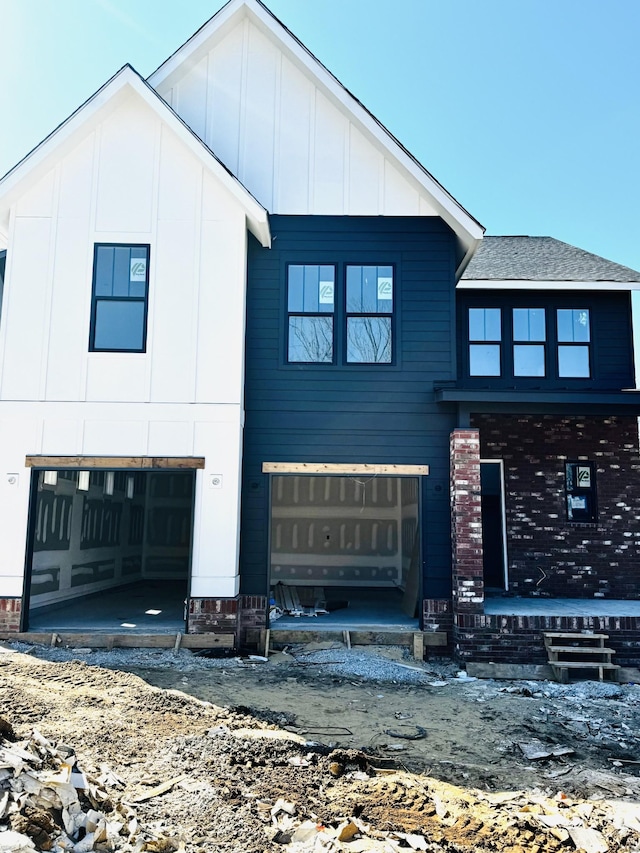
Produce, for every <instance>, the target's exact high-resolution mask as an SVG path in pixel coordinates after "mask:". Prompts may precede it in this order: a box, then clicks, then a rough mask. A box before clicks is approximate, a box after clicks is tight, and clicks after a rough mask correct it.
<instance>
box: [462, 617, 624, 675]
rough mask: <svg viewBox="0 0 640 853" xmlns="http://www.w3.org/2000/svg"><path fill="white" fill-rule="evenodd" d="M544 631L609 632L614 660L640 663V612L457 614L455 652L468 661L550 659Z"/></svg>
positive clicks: (524, 661) (512, 661)
mask: <svg viewBox="0 0 640 853" xmlns="http://www.w3.org/2000/svg"><path fill="white" fill-rule="evenodd" d="M543 631H562V632H565V631H591V632H592V633H596V634H599V633H603V634H607V635H608V636H609V639H608V640H607V646H608V647H610V648H612V649H615V651H616V654H615V656H614V658H613V661H614V663H617V664H620V665H622V666H638V665H639V664H640V617H638V616H500V615H491V616H480V615H477V614H473V615H472V614H462V615H459V616H456V620H455V625H454V630H453V634H454V655H455V657H456V660H458V661H459V662H460V663H462V664H464V663H465V662H467V661H475V662H482V661H485V662H492V663H533V664H535V663H546V662H547V654H546V652H545V648H544V639H543V637H542V632H543Z"/></svg>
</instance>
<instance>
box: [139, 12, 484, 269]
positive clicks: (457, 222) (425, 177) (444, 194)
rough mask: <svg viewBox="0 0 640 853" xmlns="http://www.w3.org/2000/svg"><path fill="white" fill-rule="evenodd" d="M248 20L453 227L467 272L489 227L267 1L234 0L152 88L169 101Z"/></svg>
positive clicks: (163, 68) (160, 72)
mask: <svg viewBox="0 0 640 853" xmlns="http://www.w3.org/2000/svg"><path fill="white" fill-rule="evenodd" d="M246 19H249V21H250V22H251V23H252V24H254V25H255V26H256V27H257V28H258V29H259V30H260V32H261V33H262V35H264V36H265V37H266V38H267V39H269V41H270V42H271V43H272V44H273V45H274V46H275V47H276V48H277V49H279V50H280V51H281V52H282V53H283V54H284V55H285V56H286V57H287V59H289V60H290V61H291V62H292V64H293V65H295V66H296V67H297V68H298V69H299V70H300V71H301V72H302V73H304V74H305V75H306V76H307V77H308V78H309V79H310V80H311V81H312V82H313V84H314V85H315V86H317V88H318V89H319V91H320V92H321V93H322V94H323V95H324V96H325V97H327V98H328V99H329V101H330V102H332V103H333V104H334V105H335V106H336V107H337V108H338V109H339V110H340V111H341V112H342V113H343V114H344V115H346V116H347V117H348V119H349V121H351V122H352V123H353V125H354V126H355V127H356V128H357V129H358V130H359V131H360V132H362V133H363V135H364V136H365V138H367V139H368V140H369V141H370V142H371V143H372V144H373V145H374V146H375V147H376V148H377V149H378V150H380V151H382V152H383V153H384V155H385V156H386V157H387V158H388V160H389V162H390V163H391V164H392V165H393V167H396V168H397V169H398V170H399V171H400V173H401V174H403V175H404V176H405V177H406V178H407V179H408V180H409V181H410V182H411V183H412V184H413V186H414V187H416V189H417V191H418V193H419V194H421V196H422V198H424V199H425V200H427V201H428V204H429V207H430V208H431V210H432V211H435V212H436V213H437V214H438V215H439V216H441V217H442V219H443V220H444V221H445V222H446V223H447V224H448V225H449V227H450V228H451V229H452V231H453V232H454V233H455V235H456V237H457V244H458V251H457V259H458V264H457V265H458V270H459V272H461V271H462V270H463V269H464V267H465V266H466V264H467V263H468V261H469V259H470V257H471V256H472V254H473V252H474V251H475V248H476V246H477V245H478V242H479V241H480V240H481V239H482V236H483V234H484V228H483V226H482V225H481V224H480V223H479V222H478V221H477V220H476V219H475V218H474V217H473V216H472V215H471V214H470V213H469V212H468V211H467V210H465V208H464V207H463V206H462V205H461V204H460V203H459V202H458V201H457V200H456V199H455V198H454V197H453V196H452V195H451V194H450V193H449V192H448V191H447V190H446V189H445V188H444V187H443V186H442V185H441V184H440V183H439V182H438V181H437V180H436V179H435V178H434V177H433V175H431V174H430V173H429V172H428V171H427V169H425V167H424V166H423V165H422V164H421V163H420V162H419V161H418V160H417V159H416V158H415V157H414V156H413V155H412V154H410V153H409V151H407V149H406V148H405V147H404V146H403V145H402V144H401V143H400V142H399V140H398V139H397V138H396V137H395V136H393V135H392V134H391V133H390V132H389V130H387V128H386V127H384V125H383V124H382V123H381V122H380V121H379V120H378V119H377V118H376V117H375V116H374V115H373V114H372V113H371V112H370V111H369V110H368V109H367V108H366V107H365V106H364V105H363V104H362V103H361V102H360V101H359V100H358V99H357V98H356V97H355V96H354V95H353V94H352V93H351V92H350V91H349V90H348V89H346V88H345V87H344V86H343V85H342V84H341V83H340V81H339V80H338V79H337V78H336V77H335V75H334V74H333V73H332V72H331V71H330V70H329V69H328V68H327V67H326V66H325V65H323V63H322V62H321V61H320V60H319V59H318V58H317V57H316V56H314V54H313V53H312V52H311V51H310V50H309V49H308V48H307V47H306V46H305V45H304V44H303V43H302V42H301V41H300V39H298V38H297V37H296V36H295V35H294V34H293V33H292V32H291V31H290V30H289V29H288V28H287V27H286V26H285V25H284V24H283V23H282V22H281V21H280V20H279V19H278V18H277V17H276V16H275V15H274V14H273V12H271V11H270V10H269V8H268V7H267V6H266V5H265V4H264V3H263V2H262V0H229V2H228V3H227V4H226V5H225V6H223V7H222V8H221V9H220V10H219V11H218V12H217V13H216V14H215V15H213V17H212V18H210V19H209V20H208V21H207V22H206V23H205V24H204V25H203V26H202V27H200V29H199V30H197V31H196V32H195V33H194V34H193V35H192V36H191V37H190V38H189V39H188V40H187V41H186V42H185V43H184V44H183V45H182V46H181V47H179V48H178V49H177V50H176V51H175V52H174V53H173V54H172V55H171V56H170V57H169V58H168V59H166V60H165V62H163V63H162V64H161V65H160V66H159V67H158V68H157V69H156V70H155V71H154V72H153V73H152V74H151V75H150V76H149V77H148V82H149V84H150V85H151V86H153V87H154V88H156V89H158V90H159V91H161V92H162V94H163V95H165V96H166V97H167V98H168V99H169V95H168V92H169V90H170V89H171V88H172V87H173V86H174V85H176V84H178V83H179V81H180V80H181V79H182V78H183V77H185V76H186V75H187V74H188V73H189V72H190V71H191V70H192V69H194V68H195V67H196V66H197V65H198V63H199V62H200V61H201V60H203V59H204V58H205V57H206V56H207V54H208V53H209V52H210V51H212V50H213V49H214V48H215V47H216V46H217V45H218V44H220V43H221V42H222V41H223V40H224V38H225V36H226V35H228V34H229V33H231V32H232V31H233V29H234V28H235V27H236V26H238V25H239V24H240V23H241V22H242V21H243V20H246Z"/></svg>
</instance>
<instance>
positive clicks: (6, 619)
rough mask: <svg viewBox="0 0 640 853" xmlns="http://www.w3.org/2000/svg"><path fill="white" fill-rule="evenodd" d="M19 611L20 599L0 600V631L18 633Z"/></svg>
mask: <svg viewBox="0 0 640 853" xmlns="http://www.w3.org/2000/svg"><path fill="white" fill-rule="evenodd" d="M21 611H22V599H21V598H0V631H3V632H5V631H7V632H8V631H11V632H12V633H15V632H17V631H19V630H20V614H21Z"/></svg>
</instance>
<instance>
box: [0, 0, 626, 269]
mask: <svg viewBox="0 0 640 853" xmlns="http://www.w3.org/2000/svg"><path fill="white" fill-rule="evenodd" d="M221 5H223V4H222V3H221V2H220V0H182V2H177V0H0V32H1V42H0V80H1V83H0V116H1V119H0V174H4V173H5V172H6V171H7V170H8V169H9V168H11V166H13V165H14V163H15V162H16V161H17V160H19V159H20V158H21V157H22V156H24V154H25V153H27V151H29V150H30V149H31V148H32V147H33V146H34V145H36V144H37V143H38V142H39V141H40V140H41V139H42V138H43V137H44V136H46V135H47V134H48V133H49V132H50V131H51V130H52V129H53V128H54V127H56V126H57V125H58V124H59V123H60V122H61V121H62V120H64V119H65V118H66V117H67V116H68V115H69V113H71V112H72V111H73V110H74V109H75V108H76V107H77V106H78V105H79V104H80V103H82V102H83V101H84V100H85V99H86V98H87V97H89V96H90V95H91V94H92V93H93V92H94V91H95V90H96V89H97V88H98V87H99V86H100V85H101V84H102V83H103V82H104V81H105V80H106V79H108V78H109V77H110V76H111V75H112V74H113V73H114V72H115V71H117V69H118V68H120V67H121V66H122V65H123V64H124V63H125V62H129V63H131V64H132V65H133V66H134V67H135V68H136V69H137V70H138V71H139V72H140V73H141V74H143V75H145V76H147V75H148V74H150V73H151V72H152V71H153V70H154V69H155V68H156V67H157V66H158V65H159V64H160V63H161V62H162V61H163V60H164V59H165V58H166V57H167V56H169V55H170V54H171V53H173V51H174V50H175V49H176V48H177V47H178V46H179V45H180V44H182V42H183V41H185V40H186V39H187V38H188V37H189V36H190V35H191V34H192V33H193V32H194V31H195V30H196V29H198V27H200V25H201V24H203V23H204V22H205V21H206V20H207V19H208V18H209V17H211V15H213V14H214V13H215V12H216V11H217V10H218V9H219V8H220V6H221ZM267 5H268V6H269V8H270V9H271V10H272V11H273V12H274V14H275V15H276V16H277V17H279V18H280V20H281V21H283V23H285V24H286V25H287V26H288V27H289V29H291V30H292V31H293V32H294V33H295V35H297V36H298V37H299V38H300V39H301V40H302V41H303V42H304V43H305V44H306V45H307V47H308V48H309V49H310V50H311V51H312V52H313V53H315V55H316V56H317V57H318V58H319V59H320V60H321V61H322V62H323V63H324V64H325V65H326V66H328V68H329V69H330V70H331V71H332V72H333V73H334V74H335V75H336V76H337V77H338V79H340V80H341V82H342V83H344V85H345V86H347V88H349V89H350V90H351V91H352V92H353V93H354V94H355V95H356V96H357V97H358V98H359V99H360V100H361V101H362V102H363V103H364V104H365V105H366V106H367V107H368V108H369V109H370V110H371V111H372V112H373V113H374V114H375V115H376V116H377V117H378V118H379V119H380V120H381V121H382V122H383V123H384V124H385V125H386V126H387V127H388V128H389V130H390V131H391V132H392V133H393V134H394V135H395V136H397V137H398V138H399V139H400V141H401V142H402V143H403V144H404V145H405V146H406V147H407V148H408V149H409V150H410V151H411V152H412V153H413V154H414V155H415V156H416V157H417V158H418V159H419V160H420V161H421V162H422V163H423V164H424V165H425V166H426V168H427V169H429V171H430V172H431V173H432V174H433V175H434V176H435V177H436V178H437V179H438V180H439V181H440V182H441V183H442V184H444V186H445V187H446V188H447V189H448V190H449V191H450V192H451V193H452V194H453V195H454V196H455V197H456V198H457V199H458V201H460V203H461V204H463V205H464V206H465V207H466V208H467V209H468V210H469V211H470V213H472V214H473V215H474V216H475V217H476V218H477V219H479V220H480V222H482V224H483V225H485V226H486V228H487V233H488V234H543V235H550V236H554V237H557V238H559V239H562V240H566V241H567V242H570V243H573V244H575V245H577V246H580V247H582V248H584V249H587V250H589V251H592V252H595V253H597V254H601V255H603V256H605V257H608V258H610V259H612V260H615V261H618V262H619V263H623V264H626V265H628V266H631V267H634V268H635V269H640V204H639V203H640V164H639V161H640V49H639V48H638V41H639V40H638V36H639V35H640V2H639V0H608V1H607V2H605V0H481V2H479V0H267Z"/></svg>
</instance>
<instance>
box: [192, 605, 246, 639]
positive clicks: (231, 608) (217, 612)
mask: <svg viewBox="0 0 640 853" xmlns="http://www.w3.org/2000/svg"><path fill="white" fill-rule="evenodd" d="M237 628H238V599H237V598H190V599H189V611H188V615H187V631H188V632H189V634H208V633H210V634H235V633H236V631H237Z"/></svg>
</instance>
